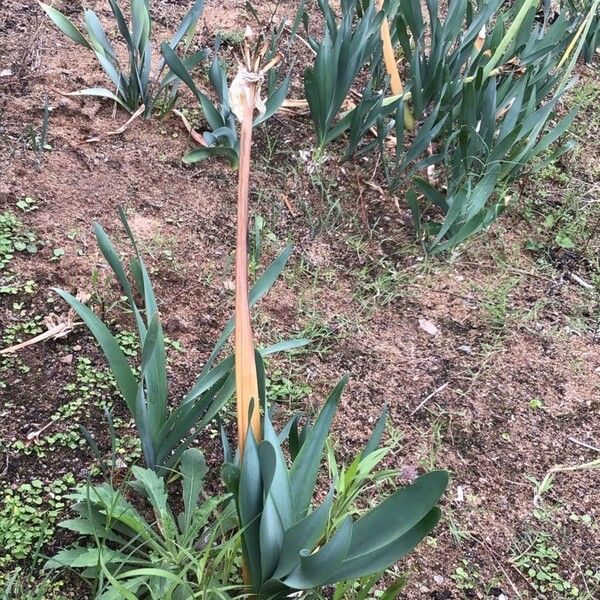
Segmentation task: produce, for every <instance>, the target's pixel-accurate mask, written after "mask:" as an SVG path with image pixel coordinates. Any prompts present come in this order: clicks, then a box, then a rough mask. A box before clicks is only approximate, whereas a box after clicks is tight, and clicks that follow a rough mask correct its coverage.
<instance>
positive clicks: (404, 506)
mask: <svg viewBox="0 0 600 600" xmlns="http://www.w3.org/2000/svg"><path fill="white" fill-rule="evenodd" d="M447 485H448V473H447V472H446V471H432V472H431V473H427V474H425V475H422V476H421V477H419V478H418V479H417V480H416V481H415V482H414V483H413V484H412V485H410V486H408V487H405V488H402V489H400V490H398V491H397V492H395V493H394V494H392V495H391V496H389V497H388V498H386V499H385V500H384V501H383V502H382V503H381V504H379V505H378V506H376V507H375V508H372V509H371V510H370V511H369V512H367V513H366V514H365V515H364V516H362V517H361V518H360V519H358V520H357V521H356V523H355V524H354V532H353V534H352V544H351V546H350V548H349V549H348V557H347V558H348V559H351V558H355V557H357V556H362V555H365V554H368V553H370V552H373V551H375V550H377V549H379V548H382V547H384V546H386V545H388V544H390V543H392V542H393V541H394V540H396V539H397V538H399V537H400V536H402V535H403V534H404V533H406V532H407V531H408V530H409V529H411V528H412V527H414V526H415V525H416V524H417V523H418V522H419V521H420V520H421V519H423V518H424V517H425V515H427V514H428V513H429V512H430V511H431V510H432V509H433V507H434V506H435V505H436V504H437V502H438V501H439V499H440V498H441V497H442V494H443V493H444V491H445V489H446V486H447Z"/></svg>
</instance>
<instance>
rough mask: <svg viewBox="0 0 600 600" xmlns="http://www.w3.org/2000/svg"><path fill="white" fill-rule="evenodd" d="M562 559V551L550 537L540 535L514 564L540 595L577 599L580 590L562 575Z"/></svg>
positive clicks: (528, 545) (514, 559) (518, 556)
mask: <svg viewBox="0 0 600 600" xmlns="http://www.w3.org/2000/svg"><path fill="white" fill-rule="evenodd" d="M560 557H561V553H560V550H559V549H558V548H557V547H556V546H555V545H554V544H553V543H552V540H551V538H550V536H549V535H547V534H539V535H537V536H536V537H535V538H534V539H533V540H532V541H531V543H529V544H527V546H526V548H525V550H524V551H523V552H522V553H521V554H519V555H517V556H516V557H514V558H513V561H512V562H513V563H514V565H515V567H516V568H517V569H518V570H519V571H521V573H523V575H525V576H526V577H527V578H528V579H529V582H530V583H531V585H532V586H533V588H534V589H535V590H536V591H538V592H539V593H540V594H542V595H544V596H551V597H552V596H555V595H557V594H560V595H562V596H565V597H573V598H576V597H577V596H579V594H580V590H579V588H578V587H577V586H576V585H574V584H573V583H572V582H570V581H568V580H566V579H565V578H564V577H563V576H562V575H561V573H560V570H559V567H558V563H559V561H560Z"/></svg>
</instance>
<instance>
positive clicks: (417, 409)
mask: <svg viewBox="0 0 600 600" xmlns="http://www.w3.org/2000/svg"><path fill="white" fill-rule="evenodd" d="M449 383H450V382H449V381H447V382H446V383H444V384H443V385H440V387H439V388H437V390H433V392H431V394H429V396H427V398H425V400H423V402H421V404H419V406H417V408H415V410H413V411H412V412H411V413H410V416H411V417H412V416H413V415H414V414H415V413H416V412H417V411H419V410H421V409H422V408H423V407H424V406H425V404H427V402H429V401H430V400H431V399H432V398H433V397H434V396H435V395H436V394H439V393H440V392H441V391H443V390H445V389H446V388H447V387H448V384H449Z"/></svg>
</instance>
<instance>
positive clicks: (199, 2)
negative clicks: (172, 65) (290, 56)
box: [169, 0, 204, 49]
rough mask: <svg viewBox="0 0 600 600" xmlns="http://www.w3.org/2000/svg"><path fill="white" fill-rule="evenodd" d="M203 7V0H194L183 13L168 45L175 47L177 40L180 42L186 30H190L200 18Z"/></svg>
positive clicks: (177, 43)
mask: <svg viewBox="0 0 600 600" xmlns="http://www.w3.org/2000/svg"><path fill="white" fill-rule="evenodd" d="M203 9H204V0H195V2H194V4H192V7H191V8H190V10H189V11H188V12H187V13H186V14H185V16H184V17H183V19H182V20H181V23H180V24H179V27H178V28H177V31H176V32H175V34H174V35H173V37H172V38H171V41H170V42H169V46H170V47H171V48H173V49H175V48H177V46H178V45H179V42H181V40H182V39H183V38H184V37H185V36H186V35H187V33H188V31H190V30H191V29H193V28H194V27H195V26H196V23H197V22H198V19H199V18H200V15H201V14H202V10H203Z"/></svg>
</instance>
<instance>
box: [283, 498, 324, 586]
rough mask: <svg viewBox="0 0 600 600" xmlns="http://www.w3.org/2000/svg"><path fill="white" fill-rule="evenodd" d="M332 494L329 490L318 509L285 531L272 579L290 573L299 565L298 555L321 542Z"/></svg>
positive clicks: (310, 550) (310, 549)
mask: <svg viewBox="0 0 600 600" xmlns="http://www.w3.org/2000/svg"><path fill="white" fill-rule="evenodd" d="M333 492H334V490H333V489H331V490H330V492H329V493H328V494H327V496H326V497H325V500H324V501H323V503H322V504H321V505H320V506H319V507H318V508H316V509H315V510H313V511H312V512H311V513H309V514H308V515H307V516H306V517H304V518H303V519H301V520H300V521H298V522H297V523H296V524H294V525H293V526H292V527H290V528H289V529H287V530H286V531H285V533H284V534H283V543H282V546H281V552H280V557H279V563H278V565H277V568H276V569H275V572H274V573H273V575H272V577H273V578H274V579H283V578H284V577H286V575H288V574H289V573H291V572H292V571H293V570H294V569H295V568H296V567H297V566H298V565H299V564H300V558H301V554H300V553H301V552H302V551H303V550H306V551H308V552H312V551H313V550H314V548H315V546H316V545H317V543H318V542H319V541H320V540H321V538H322V537H323V534H324V532H325V531H326V528H327V523H328V521H329V512H330V510H331V506H332V504H333Z"/></svg>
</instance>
